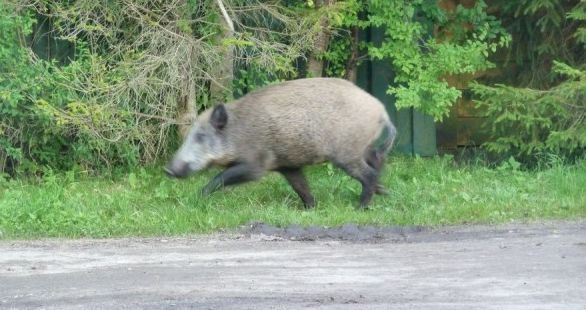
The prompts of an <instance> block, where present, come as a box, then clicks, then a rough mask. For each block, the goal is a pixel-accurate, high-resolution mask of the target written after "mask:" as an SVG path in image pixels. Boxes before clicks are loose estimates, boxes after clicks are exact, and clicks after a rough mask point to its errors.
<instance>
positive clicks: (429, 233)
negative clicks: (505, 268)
mask: <svg viewBox="0 0 586 310" xmlns="http://www.w3.org/2000/svg"><path fill="white" fill-rule="evenodd" d="M562 227H563V228H562ZM583 229H584V222H582V221H576V222H563V225H560V222H558V221H548V222H541V223H531V224H523V223H509V224H506V225H498V226H489V225H471V226H454V227H449V226H443V227H424V226H372V225H356V224H344V225H341V226H336V227H324V226H301V225H291V226H286V227H277V226H274V225H270V224H266V223H261V222H253V223H249V224H247V225H244V226H242V227H241V228H240V229H239V230H238V231H237V235H238V234H241V235H244V236H246V237H252V238H260V239H263V240H269V241H270V240H292V241H317V240H338V241H349V242H361V243H380V242H394V243H403V242H407V243H409V242H438V241H457V240H470V239H487V238H505V237H507V236H508V235H511V234H516V235H524V236H542V235H546V234H550V233H552V232H553V233H555V232H557V231H560V230H563V231H564V232H576V231H579V230H583Z"/></svg>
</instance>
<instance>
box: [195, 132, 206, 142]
mask: <svg viewBox="0 0 586 310" xmlns="http://www.w3.org/2000/svg"><path fill="white" fill-rule="evenodd" d="M205 137H206V135H205V134H203V133H201V132H199V133H196V134H195V142H197V143H202V142H203V141H204V140H205Z"/></svg>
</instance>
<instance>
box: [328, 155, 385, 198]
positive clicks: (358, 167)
mask: <svg viewBox="0 0 586 310" xmlns="http://www.w3.org/2000/svg"><path fill="white" fill-rule="evenodd" d="M337 165H338V166H339V167H340V168H342V169H343V170H344V171H346V173H348V174H349V175H350V176H352V177H353V178H355V179H357V180H358V181H360V184H362V193H361V194H360V207H361V208H363V209H366V208H368V203H369V202H370V200H371V199H372V195H373V194H374V190H375V188H376V184H377V181H378V172H377V171H376V169H374V168H373V167H371V166H370V165H368V164H367V163H366V161H365V160H362V159H360V160H359V161H356V162H352V163H339V164H337Z"/></svg>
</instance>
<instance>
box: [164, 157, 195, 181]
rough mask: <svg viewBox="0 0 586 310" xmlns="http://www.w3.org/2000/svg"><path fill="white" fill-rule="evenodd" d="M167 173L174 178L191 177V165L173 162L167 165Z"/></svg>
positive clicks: (177, 161)
mask: <svg viewBox="0 0 586 310" xmlns="http://www.w3.org/2000/svg"><path fill="white" fill-rule="evenodd" d="M163 169H164V170H165V173H167V175H168V176H170V177H173V178H185V177H187V176H188V175H189V172H190V170H189V164H188V163H186V162H184V161H181V160H172V161H171V162H169V163H168V164H167V166H166V167H165V168H163Z"/></svg>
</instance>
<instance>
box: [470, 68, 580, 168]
mask: <svg viewBox="0 0 586 310" xmlns="http://www.w3.org/2000/svg"><path fill="white" fill-rule="evenodd" d="M554 71H555V72H557V73H559V74H561V75H564V76H565V77H566V78H567V80H566V81H564V82H562V83H560V84H559V85H556V86H554V87H552V88H550V89H548V90H543V91H540V90H535V89H530V88H515V87H510V86H506V85H502V84H499V85H496V86H495V87H489V86H485V85H481V84H474V85H473V87H472V90H473V91H474V92H475V94H476V95H477V96H478V97H479V101H478V106H479V107H480V108H483V109H484V110H485V111H486V113H487V115H489V116H491V122H490V123H491V126H492V130H491V132H492V133H493V134H494V139H493V141H491V142H487V143H486V144H485V146H486V147H487V149H488V150H490V151H494V152H497V153H512V154H514V155H517V156H520V157H523V156H529V155H533V154H538V153H543V152H550V153H554V154H560V155H564V156H570V157H571V156H573V155H580V154H583V152H584V150H585V149H586V71H584V70H577V69H574V68H571V67H569V66H568V65H565V64H562V63H557V62H556V64H555V67H554Z"/></svg>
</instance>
